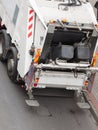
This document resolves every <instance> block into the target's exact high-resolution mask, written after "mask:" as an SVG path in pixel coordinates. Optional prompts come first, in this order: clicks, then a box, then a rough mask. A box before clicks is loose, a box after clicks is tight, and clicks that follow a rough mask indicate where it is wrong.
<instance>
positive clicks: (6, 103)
mask: <svg viewBox="0 0 98 130" xmlns="http://www.w3.org/2000/svg"><path fill="white" fill-rule="evenodd" d="M26 97H27V95H26V92H25V91H24V89H23V88H20V87H19V86H17V85H15V84H13V83H12V82H11V81H10V80H9V78H8V76H7V72H6V66H5V65H4V64H2V63H1V62H0V130H97V129H98V124H97V123H96V122H95V120H94V118H93V117H92V115H91V113H90V111H89V110H81V109H79V108H78V107H77V105H76V102H75V100H74V99H66V98H53V97H38V100H39V102H40V104H41V106H40V107H39V108H36V107H35V108H31V107H28V106H27V105H26V103H25V98H26Z"/></svg>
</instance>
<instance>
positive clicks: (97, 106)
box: [84, 93, 98, 123]
mask: <svg viewBox="0 0 98 130" xmlns="http://www.w3.org/2000/svg"><path fill="white" fill-rule="evenodd" d="M84 95H85V97H86V100H87V102H88V103H89V105H90V107H91V108H90V111H91V113H92V115H93V117H94V119H95V120H96V122H97V123H98V102H97V100H96V98H95V97H94V95H93V94H92V93H90V94H88V93H85V94H84Z"/></svg>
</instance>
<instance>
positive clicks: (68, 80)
mask: <svg viewBox="0 0 98 130" xmlns="http://www.w3.org/2000/svg"><path fill="white" fill-rule="evenodd" d="M85 80H86V74H83V73H78V74H77V77H75V75H74V73H72V72H55V71H42V72H41V74H40V79H39V82H38V85H37V87H38V88H48V87H49V88H66V89H68V90H79V89H82V87H83V86H84V82H85Z"/></svg>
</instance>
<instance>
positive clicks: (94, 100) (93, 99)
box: [87, 48, 98, 122]
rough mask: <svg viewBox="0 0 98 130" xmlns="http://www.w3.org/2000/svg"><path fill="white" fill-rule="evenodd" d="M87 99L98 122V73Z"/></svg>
mask: <svg viewBox="0 0 98 130" xmlns="http://www.w3.org/2000/svg"><path fill="white" fill-rule="evenodd" d="M97 52H98V48H97ZM97 66H98V59H97ZM87 99H88V101H89V103H90V105H91V112H92V113H93V115H94V117H95V119H96V121H97V122H98V73H97V74H96V77H95V81H94V85H93V89H92V92H91V93H90V94H89V95H88V97H87Z"/></svg>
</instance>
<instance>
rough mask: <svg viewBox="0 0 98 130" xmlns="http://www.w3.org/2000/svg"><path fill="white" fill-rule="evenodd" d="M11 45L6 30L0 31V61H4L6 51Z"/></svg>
mask: <svg viewBox="0 0 98 130" xmlns="http://www.w3.org/2000/svg"><path fill="white" fill-rule="evenodd" d="M10 45H11V37H10V35H9V34H7V33H6V30H0V60H1V61H5V60H6V53H7V49H8V48H9V46H10Z"/></svg>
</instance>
